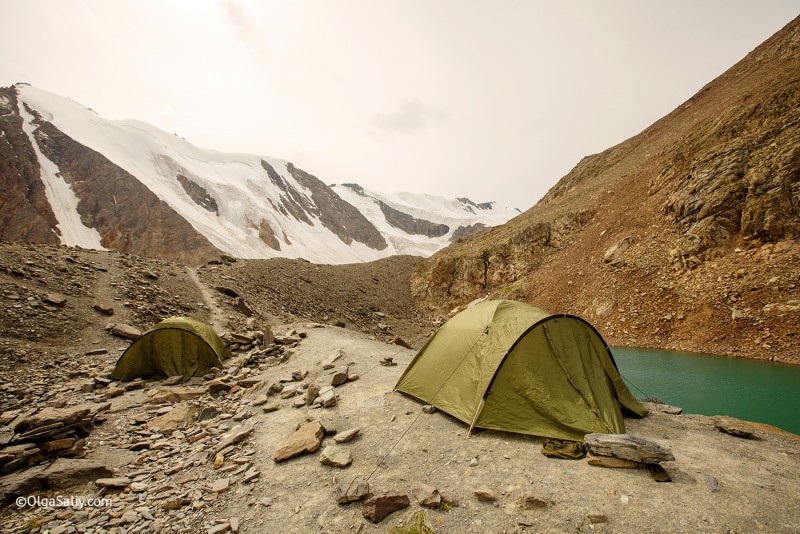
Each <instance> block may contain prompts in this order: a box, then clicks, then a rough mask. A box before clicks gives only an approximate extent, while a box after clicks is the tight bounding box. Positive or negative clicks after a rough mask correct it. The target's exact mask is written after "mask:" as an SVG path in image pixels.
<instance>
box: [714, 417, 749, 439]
mask: <svg viewBox="0 0 800 534" xmlns="http://www.w3.org/2000/svg"><path fill="white" fill-rule="evenodd" d="M711 420H712V421H713V422H714V428H716V429H717V430H719V431H720V432H724V433H725V434H730V435H731V436H736V437H737V438H752V437H753V434H755V431H756V430H755V428H753V427H752V426H750V425H749V424H747V423H746V422H744V421H741V420H739V419H734V418H733V417H728V416H727V415H716V416H714V417H713V418H712V419H711Z"/></svg>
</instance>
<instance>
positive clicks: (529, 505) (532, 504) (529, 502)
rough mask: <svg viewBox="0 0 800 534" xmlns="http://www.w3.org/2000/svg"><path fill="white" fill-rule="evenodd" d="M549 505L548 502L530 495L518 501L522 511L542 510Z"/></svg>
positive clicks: (527, 494)
mask: <svg viewBox="0 0 800 534" xmlns="http://www.w3.org/2000/svg"><path fill="white" fill-rule="evenodd" d="M549 505H550V503H549V502H548V501H545V500H544V499H540V498H539V497H536V496H535V495H532V494H530V493H526V494H525V495H523V496H522V498H521V499H520V506H521V507H522V509H523V510H544V509H546V508H547V507H548V506H549Z"/></svg>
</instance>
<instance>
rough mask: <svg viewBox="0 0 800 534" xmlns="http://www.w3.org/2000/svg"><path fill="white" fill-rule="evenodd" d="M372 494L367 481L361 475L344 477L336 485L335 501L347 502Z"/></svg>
mask: <svg viewBox="0 0 800 534" xmlns="http://www.w3.org/2000/svg"><path fill="white" fill-rule="evenodd" d="M370 495H372V492H371V491H370V487H369V482H367V481H366V480H364V477H362V476H361V475H356V476H353V477H350V478H346V479H344V480H342V481H341V482H339V484H338V485H337V486H336V502H338V503H339V504H347V503H349V502H352V501H358V500H361V499H363V498H365V497H368V496H370Z"/></svg>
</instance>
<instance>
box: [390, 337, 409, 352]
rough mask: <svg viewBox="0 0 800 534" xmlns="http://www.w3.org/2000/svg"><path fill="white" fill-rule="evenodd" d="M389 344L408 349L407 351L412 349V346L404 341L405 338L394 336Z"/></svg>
mask: <svg viewBox="0 0 800 534" xmlns="http://www.w3.org/2000/svg"><path fill="white" fill-rule="evenodd" d="M389 343H391V344H392V345H398V346H400V347H403V348H406V349H410V348H411V345H409V344H408V343H406V342H405V341H404V340H403V338H401V337H400V336H394V337H393V338H392V340H391V341H390V342H389Z"/></svg>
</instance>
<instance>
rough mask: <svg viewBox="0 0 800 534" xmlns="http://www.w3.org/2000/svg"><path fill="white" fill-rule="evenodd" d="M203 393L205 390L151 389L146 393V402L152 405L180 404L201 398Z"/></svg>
mask: <svg viewBox="0 0 800 534" xmlns="http://www.w3.org/2000/svg"><path fill="white" fill-rule="evenodd" d="M205 392H206V389H205V388H190V387H185V386H179V387H171V388H169V389H151V390H150V391H148V392H147V402H150V403H153V404H160V403H163V402H181V401H185V400H190V399H196V398H197V397H201V396H203V394H204V393H205Z"/></svg>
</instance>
